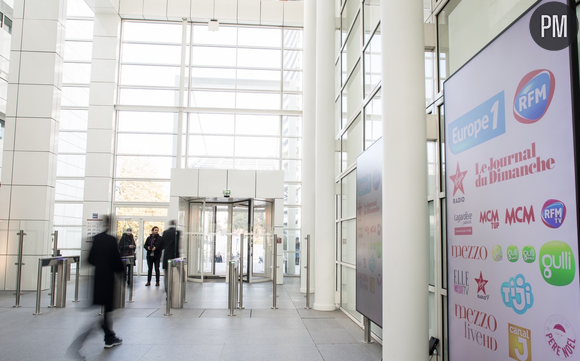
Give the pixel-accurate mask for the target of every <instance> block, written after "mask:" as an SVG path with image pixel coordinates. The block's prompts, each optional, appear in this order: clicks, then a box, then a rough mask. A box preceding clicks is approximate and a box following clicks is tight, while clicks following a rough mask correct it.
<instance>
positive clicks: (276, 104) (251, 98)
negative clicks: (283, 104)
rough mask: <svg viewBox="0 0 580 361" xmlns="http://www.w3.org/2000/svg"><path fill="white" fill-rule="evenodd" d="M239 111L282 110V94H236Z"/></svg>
mask: <svg viewBox="0 0 580 361" xmlns="http://www.w3.org/2000/svg"><path fill="white" fill-rule="evenodd" d="M236 108H238V109H270V110H275V109H280V94H268V93H236Z"/></svg>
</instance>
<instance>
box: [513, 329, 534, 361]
mask: <svg viewBox="0 0 580 361" xmlns="http://www.w3.org/2000/svg"><path fill="white" fill-rule="evenodd" d="M508 339H509V355H510V357H511V358H513V359H514V360H518V361H532V332H531V331H530V330H528V329H527V328H523V327H520V326H516V325H512V324H511V323H508Z"/></svg>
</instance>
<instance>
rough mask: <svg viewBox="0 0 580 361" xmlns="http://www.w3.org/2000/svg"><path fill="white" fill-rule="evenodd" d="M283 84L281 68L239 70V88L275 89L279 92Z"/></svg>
mask: <svg viewBox="0 0 580 361" xmlns="http://www.w3.org/2000/svg"><path fill="white" fill-rule="evenodd" d="M281 84H282V82H281V80H280V71H279V70H248V69H238V70H237V78H236V88H237V89H255V90H275V91H278V92H279V91H280V89H281Z"/></svg>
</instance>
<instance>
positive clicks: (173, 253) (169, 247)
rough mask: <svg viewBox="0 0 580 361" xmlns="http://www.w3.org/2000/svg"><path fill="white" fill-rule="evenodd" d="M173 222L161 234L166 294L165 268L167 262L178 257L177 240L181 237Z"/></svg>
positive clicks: (165, 278) (166, 272)
mask: <svg viewBox="0 0 580 361" xmlns="http://www.w3.org/2000/svg"><path fill="white" fill-rule="evenodd" d="M175 225H176V222H175V220H173V219H172V220H171V221H169V228H168V229H166V230H165V232H163V239H164V244H163V249H164V250H165V252H164V253H163V271H164V273H165V277H164V281H165V292H166V293H167V274H168V272H170V271H169V270H168V268H167V264H168V261H169V260H170V259H173V258H177V257H179V238H180V237H181V232H180V231H178V230H177V229H176V228H175Z"/></svg>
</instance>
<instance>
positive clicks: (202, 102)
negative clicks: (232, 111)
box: [189, 90, 236, 108]
mask: <svg viewBox="0 0 580 361" xmlns="http://www.w3.org/2000/svg"><path fill="white" fill-rule="evenodd" d="M190 94H191V98H190V104H189V105H190V106H192V107H200V108H234V107H235V104H236V94H235V93H227V92H215V91H201V90H196V91H192V92H191V93H190Z"/></svg>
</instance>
